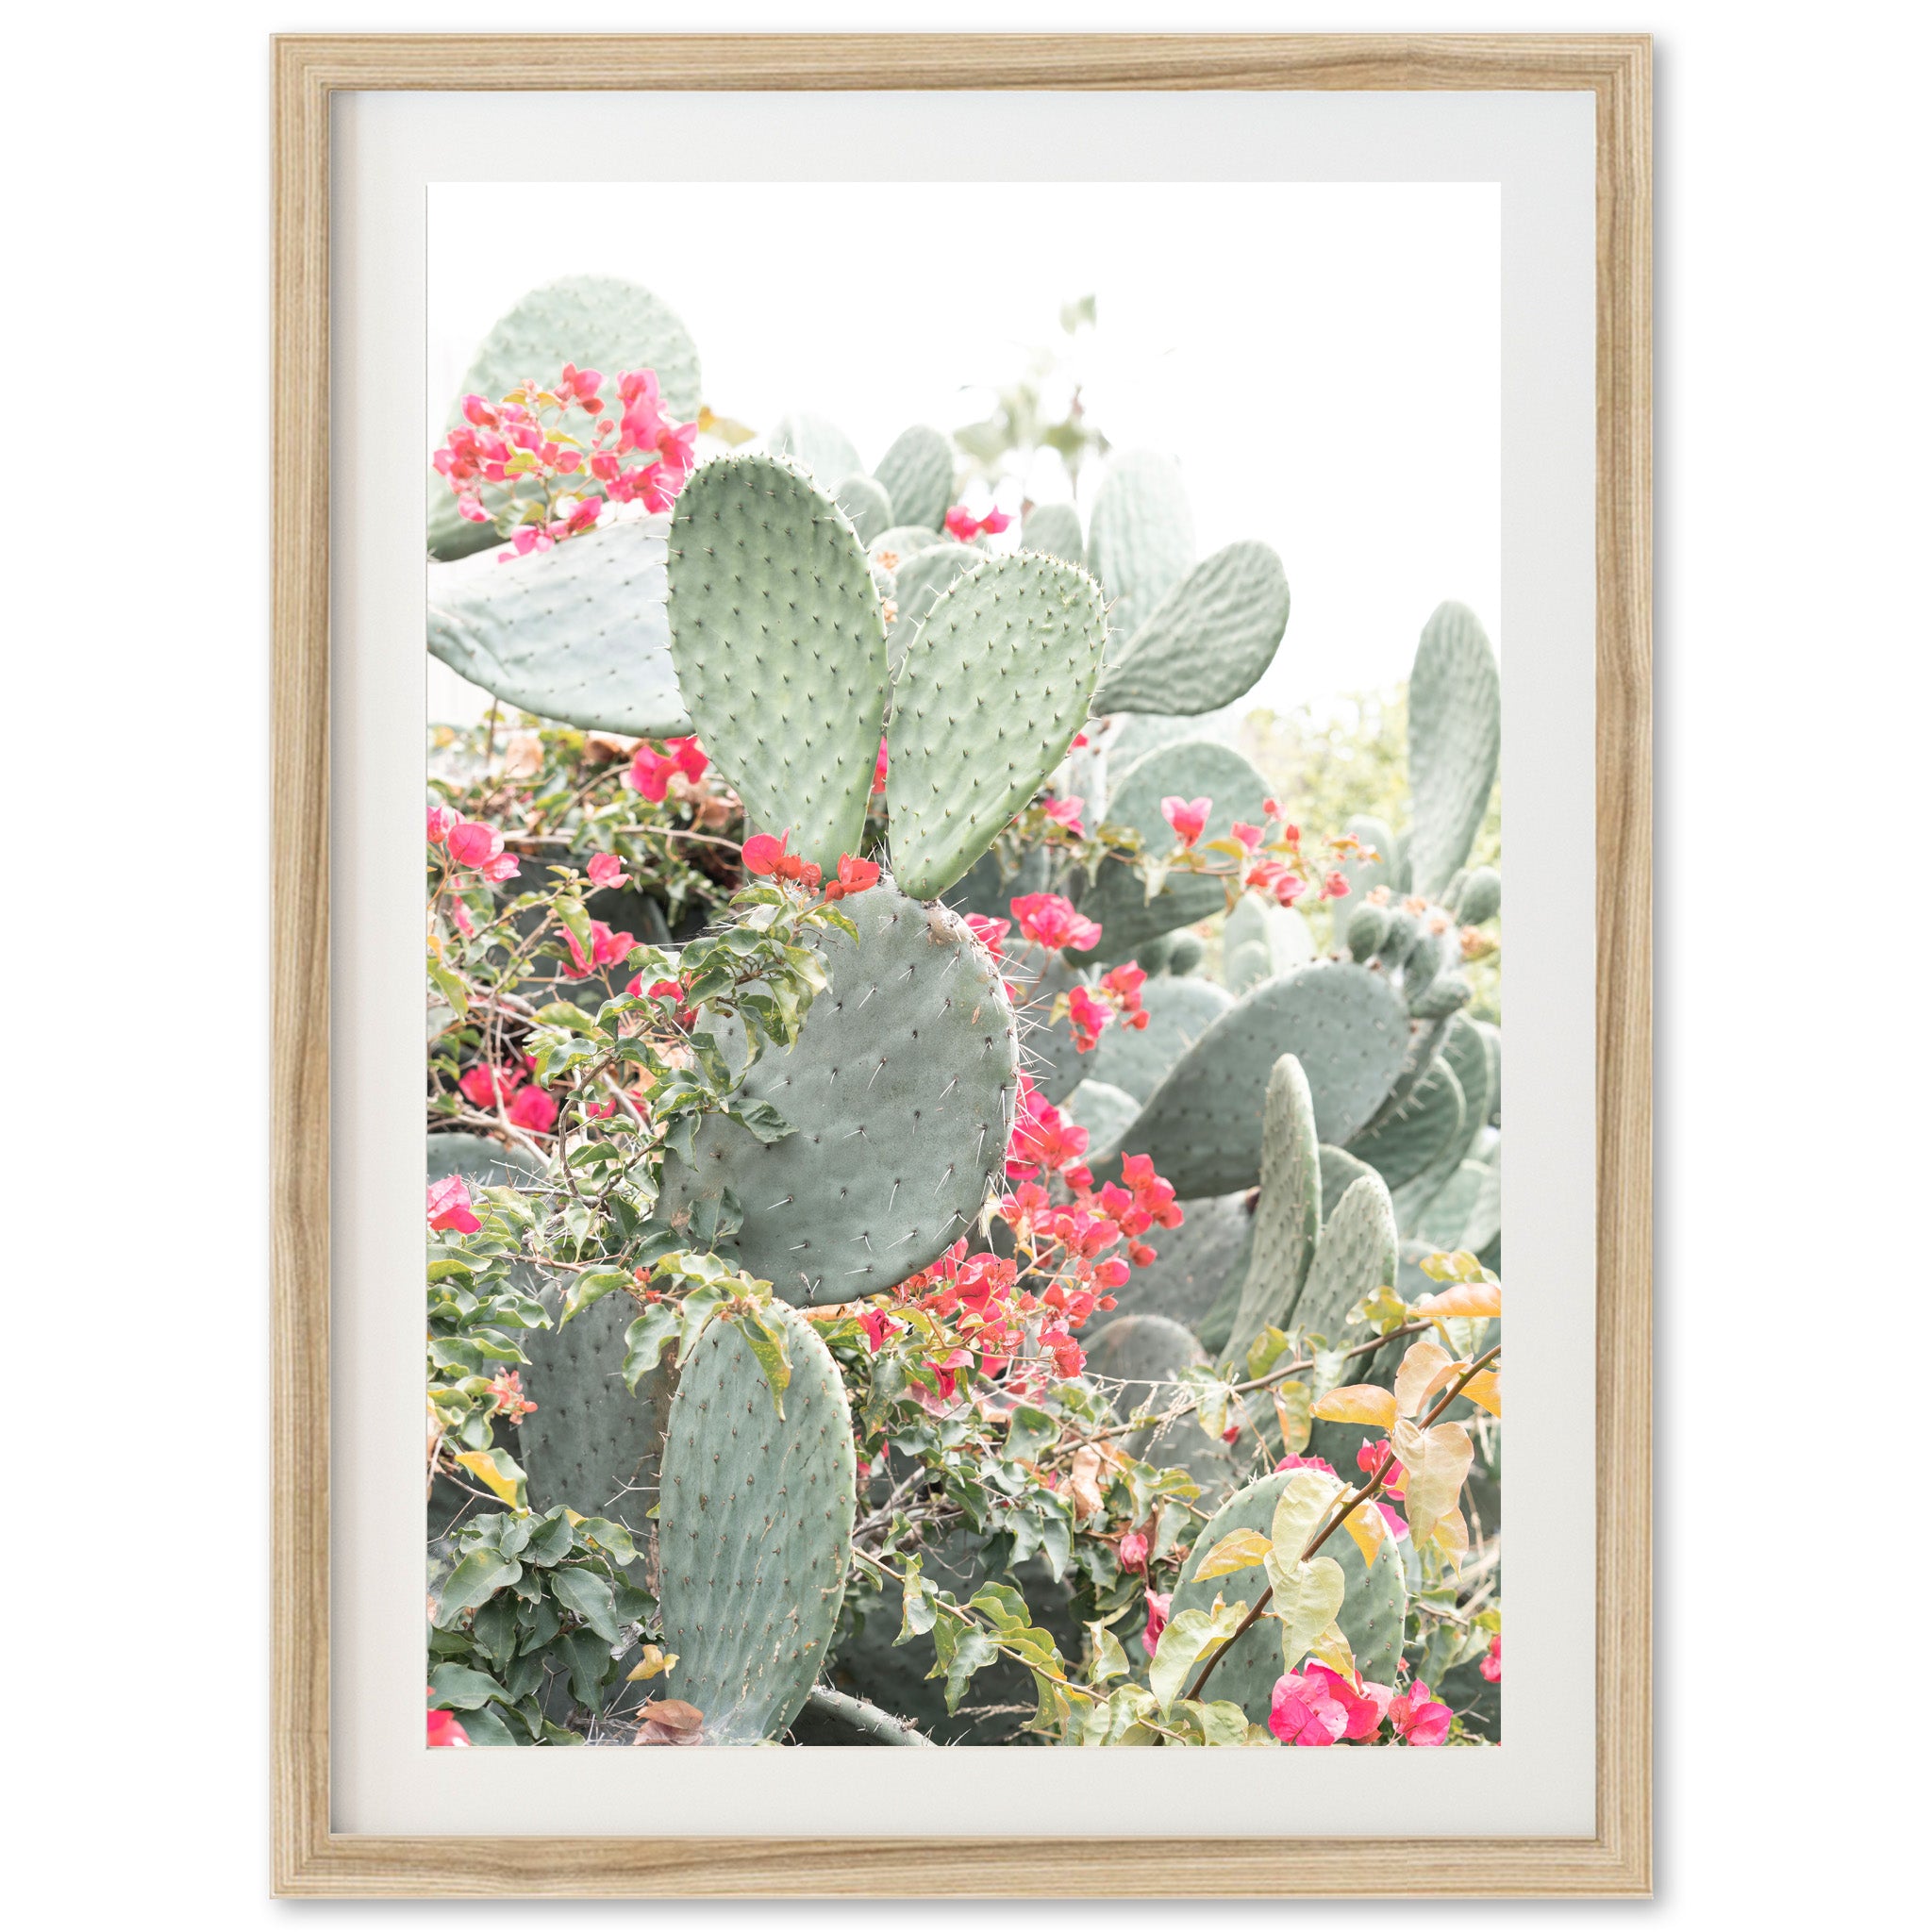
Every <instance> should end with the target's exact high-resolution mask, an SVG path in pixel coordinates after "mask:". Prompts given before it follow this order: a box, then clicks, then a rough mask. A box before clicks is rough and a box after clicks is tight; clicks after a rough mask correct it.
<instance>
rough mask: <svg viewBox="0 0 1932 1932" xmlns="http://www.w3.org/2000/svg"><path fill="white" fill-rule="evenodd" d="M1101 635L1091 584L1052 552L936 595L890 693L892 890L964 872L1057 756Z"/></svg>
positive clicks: (1079, 719) (915, 889)
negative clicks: (896, 883) (894, 880)
mask: <svg viewBox="0 0 1932 1932" xmlns="http://www.w3.org/2000/svg"><path fill="white" fill-rule="evenodd" d="M1105 639H1106V619H1105V617H1104V616H1103V614H1102V611H1101V601H1100V591H1099V587H1098V586H1097V585H1096V584H1095V583H1094V582H1093V581H1092V579H1091V578H1090V577H1089V576H1087V575H1085V574H1084V573H1083V572H1081V571H1078V570H1076V569H1074V566H1073V565H1071V564H1066V563H1061V562H1060V561H1059V560H1058V558H1051V557H1029V556H1026V555H1024V553H1023V554H1022V555H1020V556H1018V557H1002V558H990V559H988V560H987V561H985V562H983V563H981V564H980V565H979V566H978V567H977V568H976V569H974V570H972V571H969V572H968V573H967V574H966V575H964V576H962V577H960V578H959V579H958V581H957V582H956V583H955V584H954V585H953V586H952V588H951V589H950V590H948V591H946V592H945V594H944V595H943V596H942V597H941V598H940V599H939V601H938V602H937V603H935V604H934V606H933V607H932V609H931V611H930V612H929V613H928V615H927V617H926V619H925V622H924V624H923V625H921V626H920V630H919V635H918V637H917V638H916V639H915V640H914V641H912V643H911V644H910V645H909V646H908V649H907V653H906V658H905V662H904V664H903V665H902V666H901V668H900V671H899V675H898V678H897V681H896V683H895V684H894V686H893V690H892V731H891V769H890V772H889V773H888V775H887V779H886V804H887V810H888V813H889V815H890V818H891V841H892V864H893V870H894V872H895V873H896V874H897V876H898V880H899V884H900V887H901V890H903V891H908V892H910V893H911V894H912V895H913V896H914V897H916V898H921V899H928V898H933V897H936V896H937V895H938V894H939V893H941V892H942V891H945V889H946V888H947V887H948V886H950V885H952V884H953V883H954V882H955V881H956V880H958V879H959V878H961V877H962V876H963V875H964V874H965V873H966V872H967V870H968V869H969V868H970V867H971V866H972V864H973V862H974V860H975V859H976V858H979V856H980V855H981V854H982V853H983V852H984V851H985V850H986V849H987V847H988V846H989V845H991V842H992V841H993V840H994V839H995V838H996V837H997V836H998V835H999V833H1000V832H1001V831H1002V830H1004V829H1005V827H1006V826H1007V824H1008V823H1009V822H1010V821H1011V819H1012V817H1013V814H1014V813H1015V812H1017V811H1018V810H1019V809H1020V808H1021V807H1022V806H1024V805H1025V804H1026V803H1027V801H1028V800H1029V799H1031V798H1032V796H1033V794H1034V792H1035V791H1037V790H1038V789H1039V787H1040V785H1041V781H1042V780H1043V779H1044V778H1045V777H1046V776H1047V774H1049V773H1050V772H1052V770H1053V769H1054V767H1055V766H1056V765H1058V763H1059V761H1060V760H1061V759H1062V758H1065V757H1066V755H1067V746H1068V745H1069V744H1071V743H1072V742H1073V739H1074V733H1075V732H1077V731H1078V730H1079V728H1080V727H1081V725H1083V724H1085V723H1086V722H1087V707H1088V701H1089V700H1090V699H1091V697H1092V695H1093V681H1094V679H1095V677H1096V676H1097V675H1099V671H1100V654H1101V649H1102V646H1103V643H1104V642H1105Z"/></svg>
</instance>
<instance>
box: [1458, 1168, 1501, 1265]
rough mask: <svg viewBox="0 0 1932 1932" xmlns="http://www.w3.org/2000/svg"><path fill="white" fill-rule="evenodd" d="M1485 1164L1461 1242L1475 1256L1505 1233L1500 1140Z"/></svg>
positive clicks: (1464, 1225) (1459, 1244)
mask: <svg viewBox="0 0 1932 1932" xmlns="http://www.w3.org/2000/svg"><path fill="white" fill-rule="evenodd" d="M1482 1165H1483V1171H1484V1177H1483V1181H1482V1184H1481V1186H1480V1187H1478V1188H1477V1190H1476V1193H1475V1199H1474V1201H1473V1202H1472V1203H1471V1204H1470V1209H1469V1219H1468V1221H1467V1222H1466V1223H1465V1224H1463V1229H1462V1239H1461V1241H1458V1242H1457V1246H1458V1247H1464V1248H1467V1249H1468V1250H1469V1252H1470V1253H1471V1254H1473V1255H1480V1254H1481V1253H1482V1252H1483V1250H1484V1249H1485V1248H1487V1247H1489V1246H1490V1245H1491V1243H1492V1242H1494V1241H1496V1240H1497V1238H1498V1237H1499V1236H1500V1235H1501V1234H1502V1232H1503V1148H1502V1143H1501V1142H1500V1141H1499V1142H1498V1143H1497V1145H1496V1148H1495V1151H1494V1152H1493V1153H1492V1154H1491V1157H1490V1158H1489V1159H1488V1160H1486V1161H1484V1162H1483V1163H1482Z"/></svg>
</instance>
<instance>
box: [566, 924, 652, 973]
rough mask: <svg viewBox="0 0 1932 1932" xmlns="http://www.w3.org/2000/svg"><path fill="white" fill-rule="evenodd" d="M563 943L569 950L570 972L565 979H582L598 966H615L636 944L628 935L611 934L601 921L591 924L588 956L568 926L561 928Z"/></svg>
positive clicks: (622, 933) (624, 933)
mask: <svg viewBox="0 0 1932 1932" xmlns="http://www.w3.org/2000/svg"><path fill="white" fill-rule="evenodd" d="M563 942H564V944H565V945H566V946H568V947H569V948H570V961H571V970H570V972H569V973H567V974H565V975H564V977H565V978H567V979H584V978H587V977H588V976H589V975H590V974H592V973H594V972H596V970H597V969H598V968H599V967H600V966H615V965H616V964H617V963H618V962H619V961H620V960H623V959H627V958H629V957H630V949H631V948H632V947H633V946H634V945H636V944H637V941H636V940H635V939H634V938H632V936H631V935H630V934H629V933H627V932H612V931H611V930H610V928H609V926H608V924H605V922H604V921H603V920H601V919H593V920H591V952H590V953H589V954H588V955H586V953H585V952H584V949H583V946H582V945H581V943H580V942H579V941H578V940H577V936H576V934H575V933H574V932H573V931H571V929H570V927H569V926H565V927H564V928H563Z"/></svg>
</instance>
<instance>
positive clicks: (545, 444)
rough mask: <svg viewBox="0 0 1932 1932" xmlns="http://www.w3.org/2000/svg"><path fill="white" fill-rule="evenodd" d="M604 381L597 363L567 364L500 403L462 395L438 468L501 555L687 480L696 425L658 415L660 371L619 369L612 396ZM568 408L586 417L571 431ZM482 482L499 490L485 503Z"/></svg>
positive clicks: (657, 505)
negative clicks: (502, 548)
mask: <svg viewBox="0 0 1932 1932" xmlns="http://www.w3.org/2000/svg"><path fill="white" fill-rule="evenodd" d="M603 388H604V377H603V376H602V375H599V374H598V373H597V371H596V370H594V369H583V370H579V369H577V368H575V366H573V365H572V364H571V363H568V362H566V363H565V364H564V366H563V374H562V375H560V376H559V377H558V379H557V381H556V382H554V383H552V384H550V385H549V386H548V387H547V388H546V387H544V386H542V385H540V384H539V383H537V382H536V381H534V380H531V381H526V382H525V383H523V384H521V385H520V386H519V387H518V388H516V389H513V390H511V391H509V393H508V395H506V396H504V397H503V398H502V399H501V401H499V402H494V403H492V402H491V400H490V399H489V398H488V397H487V396H480V395H468V396H465V397H464V398H463V403H462V415H463V420H462V422H461V423H460V424H458V426H457V427H456V428H454V429H452V430H451V431H450V432H449V434H448V436H447V437H445V438H444V440H443V446H442V447H441V449H440V450H438V451H437V452H436V456H435V458H434V461H435V465H436V469H437V472H438V474H439V475H441V476H442V477H443V478H444V480H445V481H446V482H447V483H448V484H449V487H450V489H451V490H452V491H454V492H455V494H456V499H457V508H458V512H459V513H460V514H461V515H462V516H463V517H464V518H465V519H467V520H468V521H469V522H471V523H473V524H491V525H494V527H495V529H496V531H497V534H498V535H499V536H503V537H507V538H508V540H509V542H510V548H509V550H508V551H506V552H505V553H504V557H503V560H504V561H505V562H508V561H509V559H510V558H511V556H513V555H514V556H519V557H525V556H528V555H529V554H530V553H531V552H533V551H544V550H549V549H552V548H554V547H555V546H556V545H557V544H558V543H559V542H561V541H563V540H564V539H566V538H569V537H577V536H581V535H582V534H583V533H584V532H585V531H586V530H591V529H594V528H595V527H596V525H597V522H598V519H599V518H600V517H601V516H602V514H603V511H604V506H605V504H606V503H607V502H609V503H621V504H622V503H638V504H641V505H642V506H643V508H645V509H646V510H647V511H650V512H654V513H655V512H660V511H663V510H668V509H669V508H671V506H672V504H673V503H675V501H676V499H677V493H678V491H680V490H682V489H683V488H684V484H685V480H686V478H687V477H689V476H690V475H691V470H692V468H693V466H694V464H695V460H696V458H695V454H694V452H695V446H696V443H697V433H698V425H696V424H695V423H675V422H673V421H672V420H671V419H670V418H669V417H667V416H666V415H665V414H664V409H663V395H662V393H661V391H659V389H658V377H657V374H656V372H655V371H653V370H649V369H637V370H630V371H627V372H626V373H625V374H624V375H620V376H619V377H618V382H617V396H616V399H615V400H614V401H613V400H610V399H608V398H606V397H605V396H604V395H603V394H602V392H601V391H603ZM573 411H576V412H577V413H578V414H580V415H582V416H584V417H588V418H590V419H591V420H590V422H589V424H588V425H585V424H581V423H579V424H577V425H575V427H576V431H577V433H575V434H574V433H573V432H572V427H571V425H572V423H573V420H574V419H573V415H572V412H573ZM526 486H528V487H530V488H532V489H534V492H535V493H534V495H525V493H524V491H525V487H526ZM486 487H488V488H490V489H491V490H492V491H495V492H496V494H495V496H494V498H493V499H492V503H491V504H490V505H486V503H485V501H484V491H485V489H486ZM600 491H601V494H600V493H599V492H600Z"/></svg>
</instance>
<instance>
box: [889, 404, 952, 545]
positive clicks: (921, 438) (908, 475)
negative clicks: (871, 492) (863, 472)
mask: <svg viewBox="0 0 1932 1932" xmlns="http://www.w3.org/2000/svg"><path fill="white" fill-rule="evenodd" d="M873 475H874V476H876V477H877V478H878V479H879V481H880V482H881V483H882V484H883V485H884V486H885V490H886V493H887V494H888V495H889V496H890V497H891V499H892V513H893V514H894V515H895V516H897V517H900V518H902V519H903V520H904V521H905V522H907V523H908V524H926V525H930V526H931V527H932V528H933V529H935V530H937V529H939V528H940V527H941V525H943V523H944V521H945V515H946V512H947V510H949V509H950V508H952V507H953V445H952V444H951V443H950V442H949V441H947V440H946V438H944V437H943V436H941V434H940V432H939V431H938V430H937V429H929V428H927V427H926V425H924V423H916V424H914V425H913V426H912V427H911V428H910V429H905V430H901V431H900V433H899V434H898V435H897V436H896V437H895V438H894V439H893V440H892V446H891V448H890V449H889V450H887V452H886V453H885V455H884V456H882V457H881V458H879V465H878V468H877V469H876V470H874V472H873Z"/></svg>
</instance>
